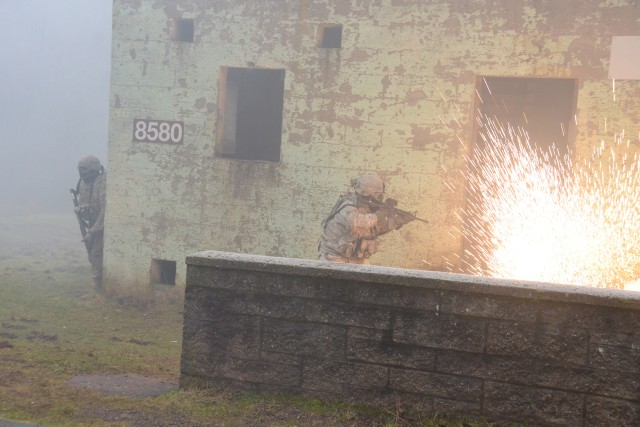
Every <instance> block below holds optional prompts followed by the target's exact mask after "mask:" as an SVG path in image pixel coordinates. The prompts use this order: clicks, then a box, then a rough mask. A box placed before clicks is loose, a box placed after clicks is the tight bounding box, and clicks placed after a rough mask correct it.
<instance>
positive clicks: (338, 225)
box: [318, 174, 411, 264]
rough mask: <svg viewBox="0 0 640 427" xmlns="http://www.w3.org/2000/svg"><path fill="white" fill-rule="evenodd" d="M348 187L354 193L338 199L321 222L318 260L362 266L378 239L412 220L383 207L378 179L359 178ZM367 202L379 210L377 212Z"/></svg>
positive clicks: (381, 189)
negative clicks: (374, 204) (377, 204)
mask: <svg viewBox="0 0 640 427" xmlns="http://www.w3.org/2000/svg"><path fill="white" fill-rule="evenodd" d="M351 185H352V188H353V189H354V191H353V192H349V193H348V194H346V195H342V196H340V198H339V199H338V201H337V202H336V204H335V205H334V207H333V209H332V210H331V212H330V213H329V215H328V216H327V217H326V218H325V220H324V221H323V222H322V236H321V238H320V244H319V245H318V258H319V259H320V260H325V261H333V262H339V263H353V264H364V263H365V261H366V260H367V259H368V258H369V257H371V255H373V254H374V253H375V252H376V250H377V249H378V236H380V235H382V234H385V233H388V232H390V231H393V230H397V229H398V228H400V227H401V226H402V225H404V224H405V223H407V222H409V221H410V220H411V219H408V218H403V217H402V216H400V215H397V214H395V212H393V211H390V210H389V209H386V208H385V207H384V205H383V204H382V201H383V199H384V182H383V181H382V179H380V177H378V176H377V175H374V174H364V175H361V176H359V177H358V178H356V179H355V180H353V181H352V182H351ZM367 199H368V200H371V199H374V201H376V202H378V203H379V204H380V206H381V207H380V208H377V209H376V208H375V207H373V206H372V204H371V203H367V202H365V200H367Z"/></svg>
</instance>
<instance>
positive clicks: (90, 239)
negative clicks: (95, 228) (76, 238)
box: [82, 231, 93, 243]
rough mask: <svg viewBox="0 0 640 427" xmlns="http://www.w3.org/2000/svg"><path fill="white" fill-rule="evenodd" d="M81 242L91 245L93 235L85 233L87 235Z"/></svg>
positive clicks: (88, 232)
mask: <svg viewBox="0 0 640 427" xmlns="http://www.w3.org/2000/svg"><path fill="white" fill-rule="evenodd" d="M82 241H83V242H87V243H93V233H91V232H90V231H87V233H86V234H85V235H84V237H83V238H82Z"/></svg>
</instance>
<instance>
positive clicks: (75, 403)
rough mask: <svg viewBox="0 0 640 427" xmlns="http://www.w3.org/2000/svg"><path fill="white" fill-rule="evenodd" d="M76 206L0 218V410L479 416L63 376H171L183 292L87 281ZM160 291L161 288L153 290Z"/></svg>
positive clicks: (389, 421) (295, 421)
mask: <svg viewBox="0 0 640 427" xmlns="http://www.w3.org/2000/svg"><path fill="white" fill-rule="evenodd" d="M76 227H77V225H76V224H75V219H74V218H73V215H72V214H70V215H69V216H68V218H67V216H46V215H45V216H33V217H27V218H0V245H1V246H0V418H6V419H11V420H20V421H29V422H33V423H37V424H40V425H47V426H173V425H175V426H185V425H190V426H210V425H215V426H249V425H250V426H400V425H418V426H481V425H489V424H488V423H486V422H483V421H478V420H475V421H473V420H462V419H455V420H452V419H443V418H439V417H427V416H424V415H421V414H417V413H415V414H413V413H412V414H406V413H402V414H401V413H399V412H397V411H394V410H392V409H385V408H372V407H367V406H364V405H350V404H345V403H339V402H325V401H321V400H317V399H310V398H303V397H296V396H268V395H255V394H248V393H233V392H230V391H225V390H197V389H189V390H177V391H175V392H171V393H167V394H165V395H162V396H158V397H155V398H137V399H134V398H122V397H112V396H108V395H105V394H102V393H99V392H97V391H92V390H87V389H80V388H76V387H73V386H71V385H69V384H68V381H69V380H70V379H71V378H73V377H74V376H76V375H81V374H124V373H129V374H138V375H143V376H147V377H153V378H158V379H164V380H168V381H173V382H177V381H178V378H179V369H180V366H179V365H180V351H181V339H182V300H181V299H180V298H175V297H174V298H160V299H158V301H160V300H161V301H162V303H156V304H155V305H148V304H147V303H146V302H145V304H135V301H133V302H132V301H130V300H127V301H128V302H127V303H123V302H122V301H123V300H120V302H118V301H119V300H118V299H117V298H112V299H107V298H104V297H103V296H101V295H99V294H96V293H95V292H93V291H92V289H91V285H90V269H89V264H88V261H87V259H86V256H85V254H84V251H83V246H82V244H81V243H80V242H79V238H78V234H79V231H78V230H77V229H76ZM159 292H161V291H159Z"/></svg>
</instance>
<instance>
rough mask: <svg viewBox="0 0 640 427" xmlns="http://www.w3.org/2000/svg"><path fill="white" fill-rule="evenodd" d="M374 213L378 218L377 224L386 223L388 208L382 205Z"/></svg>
mask: <svg viewBox="0 0 640 427" xmlns="http://www.w3.org/2000/svg"><path fill="white" fill-rule="evenodd" d="M375 215H376V217H377V218H378V224H386V223H387V221H388V220H389V209H387V208H385V207H382V208H380V209H378V210H376V211H375Z"/></svg>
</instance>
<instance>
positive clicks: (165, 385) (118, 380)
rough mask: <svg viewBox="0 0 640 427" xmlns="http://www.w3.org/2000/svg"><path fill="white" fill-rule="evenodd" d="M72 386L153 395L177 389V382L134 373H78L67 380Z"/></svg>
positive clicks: (133, 395) (135, 395)
mask: <svg viewBox="0 0 640 427" xmlns="http://www.w3.org/2000/svg"><path fill="white" fill-rule="evenodd" d="M68 383H69V384H70V385H72V386H74V387H81V388H88V389H91V390H96V391H99V392H101V393H104V394H107V395H110V396H119V397H130V398H142V397H154V396H159V395H161V394H165V393H169V392H170V391H174V390H177V389H178V383H177V382H172V381H165V380H160V379H157V378H147V377H143V376H141V375H136V374H116V375H78V376H75V377H73V378H71V379H70V380H69V382H68Z"/></svg>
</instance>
